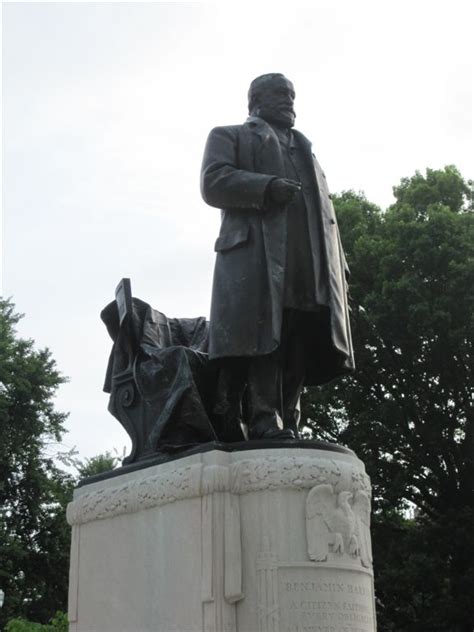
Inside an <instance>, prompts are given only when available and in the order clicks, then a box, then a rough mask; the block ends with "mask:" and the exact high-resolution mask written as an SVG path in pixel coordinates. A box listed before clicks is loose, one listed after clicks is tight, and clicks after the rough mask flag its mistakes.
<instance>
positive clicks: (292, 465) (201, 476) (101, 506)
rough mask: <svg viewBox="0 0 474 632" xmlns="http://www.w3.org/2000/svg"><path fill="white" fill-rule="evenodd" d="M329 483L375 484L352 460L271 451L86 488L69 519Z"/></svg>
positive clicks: (365, 486)
mask: <svg viewBox="0 0 474 632" xmlns="http://www.w3.org/2000/svg"><path fill="white" fill-rule="evenodd" d="M318 484H330V485H332V486H333V488H334V489H338V488H339V487H340V488H341V489H342V488H344V489H348V488H350V491H352V492H355V491H357V490H359V489H361V490H364V491H368V490H370V480H369V477H368V476H367V474H365V473H364V472H363V471H361V470H359V469H358V468H357V469H356V468H355V467H354V466H353V465H351V464H348V463H337V462H336V461H335V460H332V459H319V460H318V461H317V462H315V460H314V459H311V458H308V457H289V456H288V457H266V458H260V459H247V460H242V461H238V462H237V463H234V464H231V465H229V466H221V465H220V466H218V467H216V465H209V466H204V465H203V464H202V463H197V464H193V465H187V466H184V467H180V468H175V469H172V470H169V471H168V472H165V473H163V474H157V475H155V476H148V477H146V478H143V479H141V480H138V481H130V482H128V483H124V484H122V485H118V486H116V487H108V488H105V489H101V490H97V491H91V492H85V493H83V494H82V495H80V496H79V497H78V498H77V500H75V501H73V502H71V503H69V505H68V508H67V520H68V522H69V524H70V525H76V524H84V523H86V522H92V521H94V520H103V519H106V518H113V517H115V516H119V515H122V514H127V513H133V512H135V511H138V510H142V509H150V508H152V507H160V506H162V505H166V504H168V503H172V502H175V501H176V500H183V499H185V498H195V497H198V496H202V495H204V494H211V493H213V492H215V491H229V492H231V493H233V494H246V493H249V492H256V491H261V490H265V489H267V490H273V489H281V488H290V489H298V490H302V489H309V488H312V487H314V486H315V485H318Z"/></svg>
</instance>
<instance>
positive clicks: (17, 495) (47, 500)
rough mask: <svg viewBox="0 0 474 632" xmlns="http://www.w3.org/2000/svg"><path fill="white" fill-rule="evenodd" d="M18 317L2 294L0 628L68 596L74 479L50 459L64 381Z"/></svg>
mask: <svg viewBox="0 0 474 632" xmlns="http://www.w3.org/2000/svg"><path fill="white" fill-rule="evenodd" d="M19 318H20V317H19V316H18V315H17V314H15V312H14V307H13V305H12V304H11V302H10V301H8V300H4V299H0V436H1V437H2V440H1V442H0V586H1V588H2V589H3V590H4V592H5V604H4V606H3V608H2V609H1V610H0V628H1V627H3V626H4V624H5V621H6V620H8V618H10V617H11V616H16V617H18V616H23V617H28V618H31V619H34V620H37V621H40V622H46V621H48V620H49V619H50V618H51V616H52V614H53V613H54V612H55V611H56V610H57V609H58V608H62V609H64V608H65V606H66V600H67V581H68V559H69V537H70V536H69V527H68V525H67V523H66V520H65V507H66V504H67V502H68V501H69V500H70V497H71V494H72V487H73V478H72V477H71V476H69V475H68V474H65V473H64V472H62V471H60V470H59V469H58V468H57V467H56V465H55V463H54V461H53V458H52V456H51V457H50V456H47V452H48V451H50V452H51V447H52V446H53V445H54V444H55V443H56V442H58V441H59V440H60V439H61V436H62V434H63V432H64V421H65V419H66V415H65V414H63V413H59V412H57V411H55V409H54V403H53V396H54V394H55V392H56V389H57V388H58V386H59V385H60V384H62V383H63V382H64V378H63V377H62V376H61V375H60V374H59V372H58V371H57V370H56V365H55V362H54V360H53V359H52V358H51V355H50V352H49V351H48V350H47V349H45V350H40V351H37V350H35V349H34V347H33V342H32V341H31V340H22V339H20V338H18V337H17V334H16V331H15V325H16V324H17V322H18V320H19Z"/></svg>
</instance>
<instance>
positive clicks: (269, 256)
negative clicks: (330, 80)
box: [201, 73, 354, 439]
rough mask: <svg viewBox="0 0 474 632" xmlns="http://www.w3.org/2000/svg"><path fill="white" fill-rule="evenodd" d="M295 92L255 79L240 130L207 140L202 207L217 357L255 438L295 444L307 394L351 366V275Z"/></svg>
mask: <svg viewBox="0 0 474 632" xmlns="http://www.w3.org/2000/svg"><path fill="white" fill-rule="evenodd" d="M294 99H295V92H294V88H293V84H292V83H291V82H290V81H289V80H288V79H286V78H285V77H284V76H283V75H281V74H273V73H272V74H266V75H262V76H260V77H257V78H256V79H254V81H252V83H251V85H250V89H249V93H248V100H249V113H250V116H249V118H248V119H247V121H246V122H245V123H244V124H243V125H231V126H228V127H216V128H215V129H213V130H212V131H211V133H210V134H209V138H208V141H207V145H206V149H205V153H204V159H203V165H202V172H201V191H202V196H203V198H204V200H205V201H206V202H207V203H208V204H210V205H211V206H215V207H217V208H220V209H221V215H222V224H221V230H220V234H219V237H218V239H217V241H216V245H215V250H216V252H217V256H216V265H215V271H214V282H213V291H212V304H211V318H210V332H209V336H210V338H209V357H210V359H211V360H216V361H219V363H220V365H221V367H222V371H223V374H224V375H225V376H226V393H227V403H228V418H229V420H231V421H234V422H235V421H239V422H243V424H244V425H246V426H247V432H248V437H249V439H294V438H297V437H298V424H299V417H300V412H299V400H300V395H301V392H302V390H303V387H304V386H305V385H316V384H322V383H324V382H327V381H329V380H331V379H333V378H335V377H336V376H338V375H342V374H344V373H348V372H350V371H351V370H353V368H354V359H353V351H352V341H351V332H350V325H349V315H348V305H347V293H346V291H347V285H346V274H347V273H348V269H347V265H346V261H345V257H344V252H343V250H342V246H341V240H340V236H339V230H338V227H337V221H336V216H335V214H334V208H333V205H332V202H331V199H330V195H329V191H328V187H327V184H326V177H325V175H324V173H323V171H322V169H321V167H320V166H319V164H318V162H317V160H316V158H315V157H314V154H312V151H311V143H310V141H309V140H308V139H307V138H306V137H305V136H303V134H301V133H300V132H298V131H296V130H294V129H293V125H294V122H295V112H294V109H293V103H294Z"/></svg>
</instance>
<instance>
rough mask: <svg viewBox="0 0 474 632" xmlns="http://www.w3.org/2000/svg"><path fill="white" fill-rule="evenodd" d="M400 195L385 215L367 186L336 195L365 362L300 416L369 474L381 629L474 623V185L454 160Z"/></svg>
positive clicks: (460, 627)
mask: <svg viewBox="0 0 474 632" xmlns="http://www.w3.org/2000/svg"><path fill="white" fill-rule="evenodd" d="M394 196H395V203H394V204H393V205H392V206H390V207H389V208H388V209H387V210H386V211H385V212H382V211H381V209H379V208H378V207H377V206H375V205H373V204H371V203H370V202H369V201H368V200H367V199H366V198H365V196H364V195H363V194H360V193H354V192H351V191H349V192H344V193H342V194H340V195H337V196H334V204H335V207H336V212H337V214H338V219H339V224H340V229H341V234H342V239H343V243H344V245H345V248H346V250H347V252H346V254H347V259H348V263H349V267H350V269H351V277H350V279H349V284H350V293H351V306H352V323H353V336H354V348H355V355H356V362H357V370H356V372H355V374H354V375H353V376H350V377H347V378H344V379H343V380H341V381H339V382H337V383H334V384H328V385H326V386H325V387H323V388H321V389H309V391H308V392H307V394H306V397H305V401H304V405H303V416H304V418H306V419H308V420H309V421H308V426H309V427H310V428H311V430H312V432H313V433H314V435H315V436H317V437H320V438H323V439H328V440H333V441H334V440H335V441H338V442H341V443H344V444H346V445H348V446H350V447H351V448H352V449H354V451H355V452H356V453H357V454H358V456H359V457H360V458H361V459H362V460H363V461H364V462H365V464H366V468H367V471H368V473H369V475H370V476H371V478H372V484H373V492H374V528H373V539H374V547H375V553H376V555H375V563H376V573H377V576H376V578H377V583H376V589H377V596H378V602H379V613H378V614H379V621H380V626H379V627H380V629H381V630H396V631H397V632H402V631H407V632H408V631H410V632H411V631H412V630H413V631H415V630H422V629H423V630H425V629H426V630H428V629H429V630H440V631H441V630H442V631H444V632H448V630H449V632H455V631H459V632H461V631H462V632H467V630H468V629H469V630H471V628H472V620H471V617H470V615H469V613H470V609H469V603H468V599H469V597H468V595H469V594H470V592H471V593H472V589H473V588H474V577H473V563H472V562H473V560H472V552H473V547H472V544H471V540H472V538H470V537H469V527H470V524H472V519H473V517H474V503H473V492H472V483H473V479H474V476H473V475H474V462H473V456H474V452H473V448H474V421H473V416H472V408H471V406H472V400H471V399H470V397H471V384H472V368H473V367H472V345H473V336H472V333H473V331H472V325H473V321H472V315H473V313H474V295H473V292H472V288H473V287H474V259H473V248H474V239H473V237H474V232H473V215H472V184H471V183H467V182H466V181H465V180H464V179H463V178H462V176H461V175H460V173H459V172H458V171H457V170H456V168H455V167H452V166H451V167H446V168H445V169H443V170H430V169H428V170H427V171H426V174H425V175H422V174H421V173H418V172H417V173H416V174H415V175H414V176H413V177H411V178H404V179H402V181H401V183H400V185H399V186H396V187H394ZM409 511H411V512H412V514H414V515H415V518H414V519H411V520H409V519H407V516H409ZM377 553H378V555H377ZM422 622H423V623H422Z"/></svg>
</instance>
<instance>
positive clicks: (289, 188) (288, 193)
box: [270, 178, 301, 204]
mask: <svg viewBox="0 0 474 632" xmlns="http://www.w3.org/2000/svg"><path fill="white" fill-rule="evenodd" d="M298 191H301V183H300V182H296V181H295V180H290V179H289V178H275V180H272V181H271V182H270V200H271V201H272V202H276V203H277V204H286V203H287V202H289V201H290V200H291V199H292V197H293V196H294V195H295V194H296V193H297V192H298Z"/></svg>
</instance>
